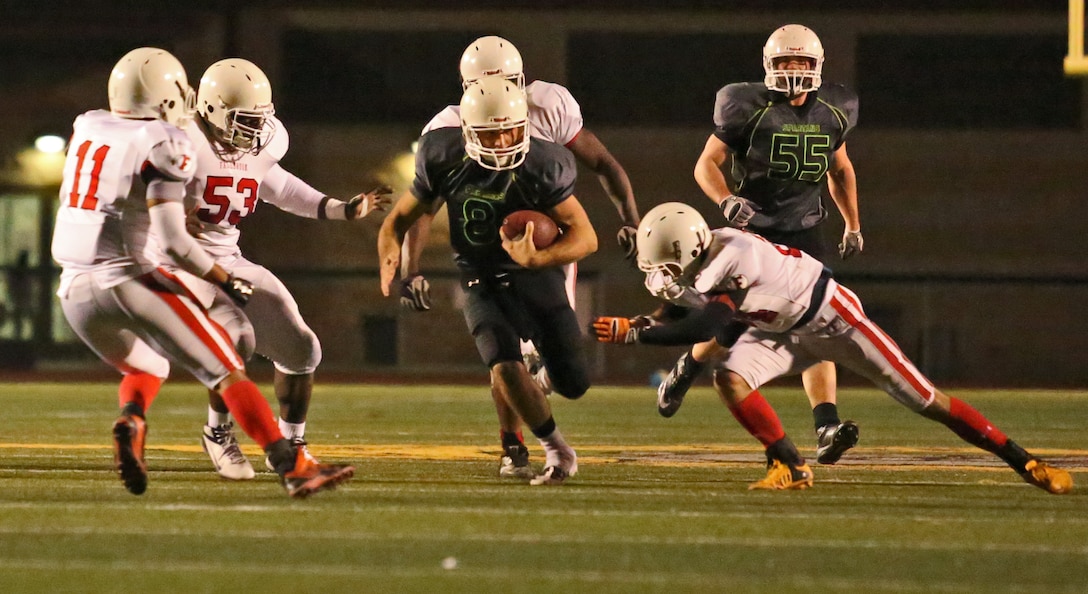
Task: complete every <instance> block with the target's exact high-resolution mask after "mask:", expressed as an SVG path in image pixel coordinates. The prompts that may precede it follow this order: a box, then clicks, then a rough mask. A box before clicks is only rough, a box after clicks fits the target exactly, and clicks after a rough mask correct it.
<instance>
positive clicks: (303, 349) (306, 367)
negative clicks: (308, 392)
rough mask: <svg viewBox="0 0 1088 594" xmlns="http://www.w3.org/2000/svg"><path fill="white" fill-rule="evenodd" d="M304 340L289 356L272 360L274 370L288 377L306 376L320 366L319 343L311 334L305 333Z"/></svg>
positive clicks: (314, 335)
mask: <svg viewBox="0 0 1088 594" xmlns="http://www.w3.org/2000/svg"><path fill="white" fill-rule="evenodd" d="M304 336H305V339H304V340H302V341H300V342H299V345H298V347H299V348H295V349H292V352H291V353H290V354H287V355H285V356H282V357H278V358H276V359H273V362H274V363H275V366H276V369H278V370H280V371H281V372H283V373H286V374H288V375H307V374H310V373H313V372H314V371H316V370H317V366H318V365H320V364H321V342H320V341H319V340H318V339H317V335H316V334H314V333H313V332H306V334H305V335H304Z"/></svg>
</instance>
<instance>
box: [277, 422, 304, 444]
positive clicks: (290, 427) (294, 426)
mask: <svg viewBox="0 0 1088 594" xmlns="http://www.w3.org/2000/svg"><path fill="white" fill-rule="evenodd" d="M280 433H282V434H283V436H284V437H286V438H287V439H294V438H296V437H297V438H299V439H303V438H304V437H305V436H306V421H303V422H301V423H288V422H287V421H284V420H283V419H280Z"/></svg>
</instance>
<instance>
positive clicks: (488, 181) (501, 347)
mask: <svg viewBox="0 0 1088 594" xmlns="http://www.w3.org/2000/svg"><path fill="white" fill-rule="evenodd" d="M576 179H577V167H576V165H575V162H574V155H573V154H571V152H570V151H568V150H567V149H565V148H563V147H562V146H560V145H558V144H555V143H553V142H547V141H544V140H540V139H537V138H532V139H530V147H529V153H528V154H527V155H526V157H525V161H524V162H523V163H522V164H521V165H519V166H518V167H517V168H516V169H513V170H507V171H491V170H489V169H485V168H483V167H481V166H480V165H479V164H478V163H476V161H474V160H472V159H471V158H469V157H468V156H467V155H466V154H465V143H464V140H463V138H462V137H461V129H460V128H438V129H435V130H432V131H431V132H428V133H426V134H424V135H423V136H422V137H421V138H420V139H419V149H418V152H417V153H416V173H415V179H414V180H413V182H412V190H411V191H412V194H413V195H414V196H415V197H416V198H417V199H418V200H419V201H420V202H422V203H424V204H427V205H434V204H435V203H436V202H437V201H440V200H445V203H446V210H447V212H448V214H449V219H450V245H451V246H452V247H453V254H454V261H455V262H456V263H457V267H458V268H459V269H460V270H461V285H462V288H463V289H464V290H465V294H466V297H467V298H466V303H465V308H464V314H465V322H466V323H467V324H468V328H469V331H470V332H471V333H472V336H473V337H474V338H475V339H476V348H477V350H478V351H479V352H480V357H481V358H482V359H483V361H484V363H486V364H487V366H488V367H491V366H493V365H494V364H496V363H499V362H502V361H521V359H522V355H521V346H520V339H527V340H532V341H533V344H535V345H536V347H537V349H538V350H539V351H540V355H541V357H543V359H544V364H545V365H546V366H547V368H548V371H549V375H550V377H551V381H552V385H553V388H554V389H555V391H556V392H558V393H559V394H561V395H563V396H565V397H567V398H578V397H579V396H581V395H582V394H584V393H585V392H586V390H588V389H589V373H588V370H587V369H586V364H585V357H584V356H583V353H582V335H581V330H580V329H579V327H578V319H577V318H576V317H575V314H574V310H573V309H571V306H570V303H569V302H568V300H567V294H566V290H565V288H564V284H563V283H564V277H563V271H562V269H561V267H549V268H541V269H534V270H528V269H525V268H522V267H521V266H520V265H518V264H517V263H516V262H514V261H513V260H512V259H511V258H510V255H509V254H507V253H506V250H504V249H502V240H501V239H500V237H499V227H500V226H501V225H502V221H503V219H505V218H506V215H508V214H510V213H511V212H514V211H515V210H539V211H545V212H546V211H548V210H550V209H551V208H553V207H555V206H556V205H558V204H559V203H561V202H563V201H564V200H566V199H568V198H570V197H571V195H573V193H574V182H575V180H576Z"/></svg>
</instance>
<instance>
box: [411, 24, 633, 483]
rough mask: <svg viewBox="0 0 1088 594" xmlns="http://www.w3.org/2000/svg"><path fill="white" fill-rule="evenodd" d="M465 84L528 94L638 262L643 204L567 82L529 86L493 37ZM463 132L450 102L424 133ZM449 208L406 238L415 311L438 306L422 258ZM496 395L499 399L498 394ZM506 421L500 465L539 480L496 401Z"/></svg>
mask: <svg viewBox="0 0 1088 594" xmlns="http://www.w3.org/2000/svg"><path fill="white" fill-rule="evenodd" d="M460 72H461V81H462V86H463V87H467V86H468V85H469V84H471V83H472V82H473V81H476V80H479V79H481V78H485V77H490V76H500V77H503V78H507V79H509V80H511V81H513V82H515V83H516V84H517V86H518V87H519V88H521V89H523V90H524V91H525V94H526V96H527V99H528V105H529V135H530V136H533V137H536V138H540V139H542V140H547V141H550V142H554V143H556V144H560V145H563V146H564V147H566V148H567V149H569V150H570V151H571V152H572V153H574V156H575V157H576V158H577V159H578V161H579V162H580V163H581V164H583V165H585V166H586V167H588V168H589V169H591V170H592V171H593V172H595V173H596V174H597V176H598V179H599V180H600V182H601V186H602V187H603V188H604V191H605V193H606V194H607V195H608V197H609V199H610V200H611V201H612V203H613V205H614V206H615V207H616V210H617V211H618V212H619V215H620V219H621V221H622V222H621V227H620V230H619V232H618V233H617V235H616V240H617V241H618V243H619V245H620V247H621V248H622V249H623V250H624V254H625V256H626V257H627V258H629V259H634V255H635V242H634V232H635V228H636V227H637V226H638V223H639V215H638V207H637V206H636V205H635V196H634V192H633V191H632V189H631V182H630V180H629V179H628V178H627V172H626V171H624V170H623V167H622V166H621V165H620V164H619V162H618V161H617V160H616V158H615V157H613V156H612V154H611V153H610V152H609V151H608V149H607V148H606V147H605V146H604V144H603V143H602V142H601V140H600V139H599V138H597V136H596V135H595V134H594V133H593V132H591V131H590V130H588V129H586V128H585V126H584V122H583V120H582V110H581V107H579V105H578V102H577V101H575V99H574V96H573V95H571V93H570V91H569V90H567V88H566V87H564V86H563V85H559V84H556V83H550V82H544V81H539V80H538V81H533V82H531V83H529V84H528V85H526V84H525V74H524V70H523V64H522V59H521V53H520V52H519V51H518V49H517V48H516V47H514V44H512V43H510V42H509V41H508V40H506V39H503V38H502V37H497V36H494V35H489V36H486V37H481V38H479V39H477V40H476V41H473V42H472V43H471V44H470V45H469V46H468V47H467V48H466V49H465V51H464V53H463V54H462V55H461V63H460ZM449 127H457V128H460V127H461V112H460V106H459V105H450V106H448V107H446V108H445V109H443V110H442V111H441V112H439V113H438V115H436V116H435V117H434V118H432V119H431V121H430V122H428V123H427V125H426V126H425V127H424V128H423V131H422V133H421V134H420V135H421V136H422V135H425V134H427V133H428V132H430V131H432V130H435V129H438V128H449ZM441 205H442V202H441V201H438V202H436V203H435V205H434V208H435V211H434V212H431V213H430V214H429V215H424V216H423V217H421V218H420V219H419V220H418V221H417V222H416V224H415V225H414V226H413V227H412V229H411V230H409V232H408V234H407V235H406V236H405V241H404V249H403V253H402V257H401V289H400V295H401V297H400V300H401V304H402V305H403V306H404V307H406V308H408V309H412V310H415V311H426V310H428V309H430V307H431V306H430V302H431V298H430V284H429V283H428V282H427V280H426V278H424V277H423V275H421V274H420V273H419V261H420V256H421V254H422V252H423V247H424V245H425V244H426V240H427V236H428V234H429V230H430V226H431V221H432V220H433V217H434V214H435V212H437V209H438V208H440V207H441ZM563 270H564V273H565V274H566V290H567V298H568V299H569V300H570V304H571V306H572V307H573V306H574V304H575V296H574V289H575V283H576V280H577V271H578V269H577V265H576V264H569V265H567V266H564V268H563ZM522 353H523V355H524V358H525V364H526V366H527V367H528V368H529V373H530V374H532V376H533V378H534V379H535V381H536V382H537V384H538V385H539V386H540V387H541V389H543V390H544V393H545V394H548V393H550V392H551V382H550V380H549V378H548V371H547V368H546V367H545V365H544V361H543V360H542V358H541V356H540V354H539V353H538V352H537V350H536V348H535V347H534V346H533V344H532V342H529V341H524V342H522ZM493 396H495V395H494V394H493ZM494 400H495V406H496V408H497V410H498V415H499V424H500V426H501V433H502V435H503V438H502V439H503V448H504V451H505V453H504V455H503V456H502V461H501V464H500V469H499V473H500V475H501V476H510V477H517V478H524V477H526V476H531V475H532V472H531V470H529V459H528V450H526V449H525V446H524V444H523V443H522V440H521V437H520V429H519V427H520V421H519V419H518V418H517V415H516V414H514V413H513V411H512V410H510V409H509V407H507V406H506V405H505V403H504V401H503V400H502V399H501V398H498V397H496V398H494Z"/></svg>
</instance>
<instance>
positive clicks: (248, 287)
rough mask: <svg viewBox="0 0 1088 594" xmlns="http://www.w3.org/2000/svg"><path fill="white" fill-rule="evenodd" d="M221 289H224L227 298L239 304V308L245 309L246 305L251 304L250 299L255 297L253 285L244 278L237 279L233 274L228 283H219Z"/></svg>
mask: <svg viewBox="0 0 1088 594" xmlns="http://www.w3.org/2000/svg"><path fill="white" fill-rule="evenodd" d="M219 288H220V289H223V292H224V293H226V294H227V297H230V299H231V301H233V302H235V303H237V304H238V306H239V307H245V306H246V303H249V298H250V297H252V296H253V283H251V282H249V281H247V280H246V279H244V278H237V277H235V276H234V275H233V274H232V275H230V276H228V277H227V280H226V281H224V282H221V283H219Z"/></svg>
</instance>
